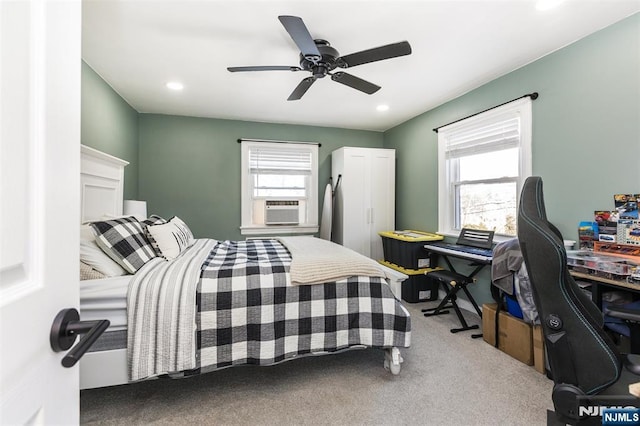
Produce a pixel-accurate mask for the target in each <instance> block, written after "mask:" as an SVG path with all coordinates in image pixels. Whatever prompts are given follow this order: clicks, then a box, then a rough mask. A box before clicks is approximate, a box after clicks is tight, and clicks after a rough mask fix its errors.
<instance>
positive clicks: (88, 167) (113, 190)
mask: <svg viewBox="0 0 640 426" xmlns="http://www.w3.org/2000/svg"><path fill="white" fill-rule="evenodd" d="M127 164H129V162H128V161H125V160H121V159H120V158H117V157H114V156H112V155H109V154H105V153H104V152H101V151H98V150H97V149H93V148H90V147H88V146H85V145H80V221H81V222H80V223H85V222H88V221H92V220H101V219H102V218H103V217H104V216H105V215H111V216H120V215H122V199H123V195H124V167H125V166H126V165H127Z"/></svg>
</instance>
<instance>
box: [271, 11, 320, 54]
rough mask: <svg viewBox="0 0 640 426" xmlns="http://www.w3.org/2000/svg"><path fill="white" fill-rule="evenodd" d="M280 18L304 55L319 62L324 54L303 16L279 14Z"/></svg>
mask: <svg viewBox="0 0 640 426" xmlns="http://www.w3.org/2000/svg"><path fill="white" fill-rule="evenodd" d="M278 19H279V20H280V22H281V23H282V25H283V26H284V28H285V30H287V32H288V33H289V35H290V36H291V38H292V39H293V41H294V42H295V43H296V45H297V46H298V49H300V53H302V56H304V57H305V58H306V59H308V60H310V61H311V62H313V63H316V62H318V61H319V60H320V59H321V58H322V55H321V54H320V51H319V50H318V47H317V46H316V43H315V42H314V41H313V37H311V34H310V33H309V30H308V29H307V27H306V26H305V25H304V22H303V21H302V18H299V17H297V16H288V15H282V16H278Z"/></svg>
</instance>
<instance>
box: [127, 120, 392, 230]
mask: <svg viewBox="0 0 640 426" xmlns="http://www.w3.org/2000/svg"><path fill="white" fill-rule="evenodd" d="M139 126H140V127H139V130H140V138H139V147H140V168H139V181H138V187H139V197H140V199H143V200H147V202H148V209H149V213H156V214H159V215H161V216H163V217H171V216H173V215H177V216H180V217H181V218H183V219H184V220H185V222H186V223H187V224H189V227H190V228H191V229H192V231H193V232H194V234H195V235H196V237H211V238H216V239H232V240H241V239H244V237H243V236H242V235H241V234H240V216H241V214H240V144H238V142H237V140H238V139H239V138H255V139H273V140H291V141H309V142H320V143H321V144H322V146H321V147H320V155H319V166H320V169H319V176H318V178H319V186H320V188H319V189H322V190H321V191H320V192H319V194H321V196H322V194H323V193H324V186H325V185H326V184H327V182H328V181H329V177H330V176H331V152H332V151H333V150H335V149H337V148H340V147H342V146H362V147H374V148H381V147H382V146H383V134H382V133H380V132H369V131H361V130H345V129H337V128H329V127H312V126H298V125H287V124H268V123H256V122H248V121H234V120H220V119H212V118H196V117H181V116H171V115H157V114H140V119H139Z"/></svg>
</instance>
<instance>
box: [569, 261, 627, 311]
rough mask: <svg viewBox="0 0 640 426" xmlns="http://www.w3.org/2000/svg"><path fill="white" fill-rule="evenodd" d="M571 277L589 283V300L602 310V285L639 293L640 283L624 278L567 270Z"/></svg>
mask: <svg viewBox="0 0 640 426" xmlns="http://www.w3.org/2000/svg"><path fill="white" fill-rule="evenodd" d="M569 273H570V274H571V276H572V277H574V278H579V279H582V280H585V281H589V282H590V283H591V300H593V303H595V304H596V306H597V307H598V308H600V309H601V310H602V287H607V288H616V289H622V290H628V291H632V292H635V293H640V284H636V283H630V282H627V281H625V280H612V279H610V278H604V277H599V276H597V275H593V274H586V273H584V272H578V271H573V270H571V271H569Z"/></svg>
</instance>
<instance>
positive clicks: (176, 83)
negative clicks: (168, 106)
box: [167, 81, 184, 90]
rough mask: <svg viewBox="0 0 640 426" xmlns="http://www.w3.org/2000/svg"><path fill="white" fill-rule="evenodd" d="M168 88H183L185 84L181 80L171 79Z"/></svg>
mask: <svg viewBox="0 0 640 426" xmlns="http://www.w3.org/2000/svg"><path fill="white" fill-rule="evenodd" d="M167 88H169V89H171V90H182V89H184V85H183V84H182V83H180V82H179V81H170V82H168V83H167Z"/></svg>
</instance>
